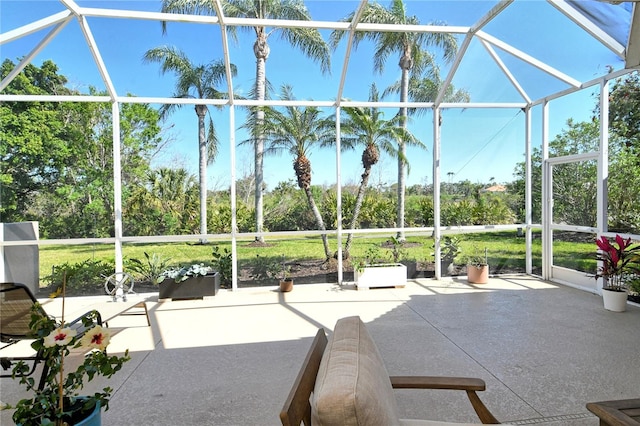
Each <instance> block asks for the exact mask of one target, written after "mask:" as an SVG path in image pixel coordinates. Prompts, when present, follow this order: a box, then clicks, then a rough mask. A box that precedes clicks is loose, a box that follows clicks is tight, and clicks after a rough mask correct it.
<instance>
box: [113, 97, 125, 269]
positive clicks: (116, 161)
mask: <svg viewBox="0 0 640 426" xmlns="http://www.w3.org/2000/svg"><path fill="white" fill-rule="evenodd" d="M111 118H112V122H113V134H112V137H113V209H114V212H113V213H114V218H115V219H114V225H113V226H114V237H115V267H116V270H115V272H123V271H122V269H123V268H122V163H121V157H122V153H121V151H120V104H119V103H118V101H117V100H114V101H113V102H112V103H111Z"/></svg>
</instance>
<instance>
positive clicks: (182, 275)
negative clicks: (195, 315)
mask: <svg viewBox="0 0 640 426" xmlns="http://www.w3.org/2000/svg"><path fill="white" fill-rule="evenodd" d="M158 285H159V293H158V299H159V300H165V299H172V300H178V299H198V298H204V297H207V296H215V295H216V294H217V293H218V290H219V289H220V274H219V273H218V272H216V271H214V270H213V268H211V267H210V266H205V265H204V264H203V263H199V264H193V265H190V266H183V267H176V268H170V269H167V270H165V271H163V272H162V274H161V275H160V277H159V278H158Z"/></svg>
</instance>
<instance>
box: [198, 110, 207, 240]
mask: <svg viewBox="0 0 640 426" xmlns="http://www.w3.org/2000/svg"><path fill="white" fill-rule="evenodd" d="M196 114H197V115H198V156H199V165H198V172H199V176H200V235H206V234H207V138H206V134H205V124H204V118H205V116H206V114H207V106H206V105H196ZM206 242H207V239H206V238H205V237H201V238H200V243H201V244H204V243H206Z"/></svg>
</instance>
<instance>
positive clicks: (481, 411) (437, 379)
mask: <svg viewBox="0 0 640 426" xmlns="http://www.w3.org/2000/svg"><path fill="white" fill-rule="evenodd" d="M389 380H391V386H392V387H393V388H394V389H450V390H463V391H465V392H466V393H467V397H468V398H469V401H470V402H471V406H472V407H473V409H474V410H475V412H476V414H477V415H478V418H479V419H480V421H481V422H482V423H483V424H499V423H500V422H499V421H498V420H496V418H495V417H494V416H493V414H491V412H490V411H489V409H488V408H487V407H486V406H485V405H484V403H483V402H482V401H481V400H480V397H478V394H476V391H483V390H485V387H486V386H485V383H484V380H482V379H476V378H472V377H443V376H390V377H389Z"/></svg>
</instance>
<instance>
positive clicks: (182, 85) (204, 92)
mask: <svg viewBox="0 0 640 426" xmlns="http://www.w3.org/2000/svg"><path fill="white" fill-rule="evenodd" d="M143 61H144V62H158V63H160V64H161V68H160V72H161V73H162V74H164V73H166V72H168V71H171V72H174V73H175V74H176V75H177V77H178V80H177V81H176V87H175V93H174V94H173V97H175V98H194V99H222V98H224V97H225V96H226V94H225V93H224V92H219V91H218V90H217V89H216V86H218V85H219V84H222V83H223V82H224V80H225V77H226V74H225V66H224V62H223V61H221V60H218V61H214V62H211V63H209V64H206V65H196V64H194V63H192V62H191V60H189V58H187V56H186V55H185V54H184V52H182V51H180V50H178V49H176V48H175V47H170V46H161V47H156V48H153V49H150V50H148V51H147V52H146V53H145V54H144V58H143ZM231 72H232V74H233V75H235V74H236V67H235V65H233V64H231ZM181 106H182V104H166V105H164V106H163V107H162V108H161V116H166V115H167V114H168V113H170V112H171V111H173V110H174V109H175V108H180V107H181ZM195 110H196V115H197V116H198V158H199V167H198V169H199V178H200V234H201V235H206V234H207V165H209V164H212V163H213V161H214V160H215V158H216V155H217V153H218V138H217V136H216V133H215V127H214V126H213V120H212V119H211V114H209V129H208V131H207V132H206V133H205V116H206V115H207V113H208V112H209V108H208V106H207V105H206V104H197V105H196V106H195ZM200 242H201V243H205V242H206V239H205V238H204V237H201V239H200Z"/></svg>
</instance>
